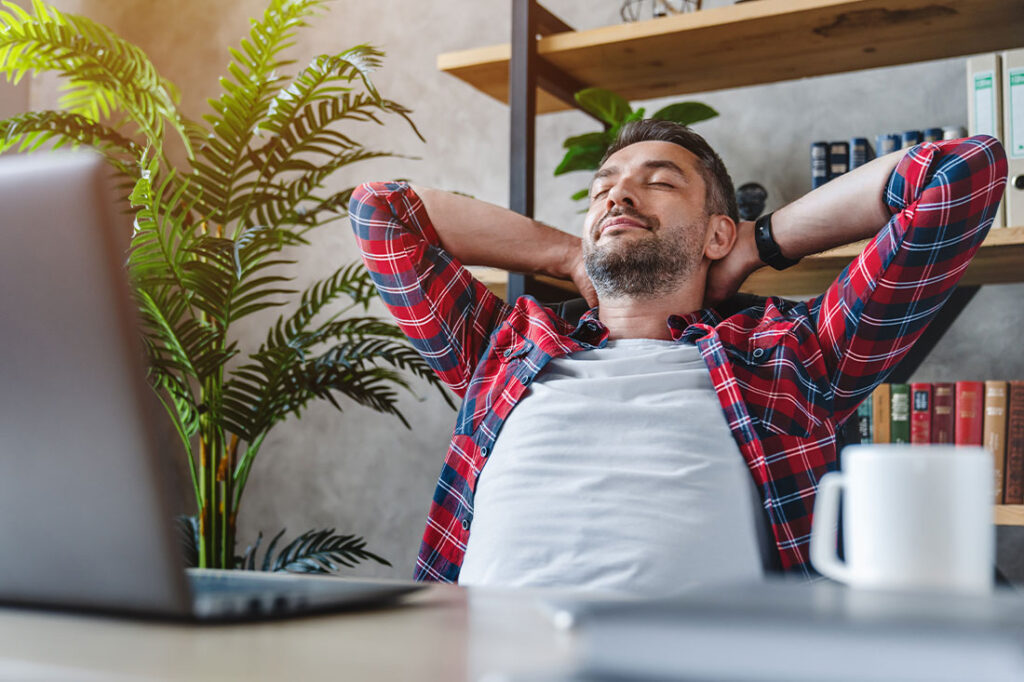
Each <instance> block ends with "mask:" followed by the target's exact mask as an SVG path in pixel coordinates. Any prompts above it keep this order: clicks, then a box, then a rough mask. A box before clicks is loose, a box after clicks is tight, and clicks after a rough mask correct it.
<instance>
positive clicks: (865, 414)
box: [857, 394, 875, 443]
mask: <svg viewBox="0 0 1024 682" xmlns="http://www.w3.org/2000/svg"><path fill="white" fill-rule="evenodd" d="M873 409H874V408H873V406H872V400H871V395H870V394H869V395H868V397H867V398H865V399H864V401H863V402H862V403H861V404H860V405H858V406H857V431H858V433H860V442H861V443H873V442H875V441H874V430H873V429H872V428H871V415H872V411H873Z"/></svg>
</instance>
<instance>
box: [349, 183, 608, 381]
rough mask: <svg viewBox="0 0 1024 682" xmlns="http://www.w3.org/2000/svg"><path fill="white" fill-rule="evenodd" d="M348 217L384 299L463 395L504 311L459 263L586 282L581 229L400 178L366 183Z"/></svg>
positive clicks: (445, 378) (355, 195) (412, 339)
mask: <svg viewBox="0 0 1024 682" xmlns="http://www.w3.org/2000/svg"><path fill="white" fill-rule="evenodd" d="M349 218H350V220H351V223H352V230H353V232H354V233H355V236H356V242H357V243H358V245H359V249H360V252H361V254H362V257H363V261H364V262H365V263H366V268H367V270H368V271H369V273H370V276H371V277H372V278H373V281H374V284H375V285H376V286H377V290H378V292H379V293H380V298H381V300H382V301H383V302H384V305H386V306H387V308H388V310H389V312H390V313H391V315H392V317H394V319H395V322H396V323H397V324H398V326H399V327H400V328H401V329H402V331H403V332H404V333H405V335H406V336H407V337H408V338H409V340H410V342H411V343H412V344H413V347H415V348H416V350H417V351H418V352H419V353H420V355H422V356H423V358H424V360H426V361H427V363H428V364H429V365H430V366H431V367H432V368H433V369H434V371H435V372H437V374H438V376H439V377H440V378H441V380H442V381H444V382H445V383H446V384H447V385H448V386H449V387H450V388H451V389H452V390H453V391H455V393H456V394H458V395H460V396H461V395H463V394H464V393H465V391H466V388H467V387H468V385H469V381H470V378H471V377H472V375H473V372H474V370H475V369H476V365H477V363H478V361H479V359H480V356H481V355H482V353H483V351H484V349H485V348H486V347H487V344H488V342H489V340H490V335H491V333H492V332H493V331H494V330H495V329H496V328H497V326H498V325H499V324H501V322H502V320H504V319H505V318H506V317H507V316H508V314H509V312H510V308H509V306H508V305H506V304H505V303H504V302H503V301H502V300H501V299H499V298H498V297H497V296H495V295H494V294H492V293H491V292H490V291H488V290H487V288H486V287H485V286H484V285H483V284H482V283H480V282H479V281H477V280H475V279H473V277H472V276H471V275H470V274H469V272H468V271H467V270H466V268H465V267H463V266H464V265H465V264H470V265H488V266H492V267H500V268H506V269H509V270H518V271H521V272H531V273H545V274H549V275H552V276H555V277H564V278H568V277H570V276H572V277H573V278H574V279H575V280H576V281H577V286H580V283H582V282H585V283H586V286H589V279H587V277H586V273H585V272H584V270H583V266H582V258H581V256H580V254H579V238H578V237H574V236H572V235H569V234H566V233H564V232H560V231H558V230H555V229H554V228H551V227H547V226H545V225H542V224H540V223H538V222H537V221H534V220H530V219H528V218H525V217H523V216H521V215H519V214H517V213H514V212H512V211H509V210H506V209H503V208H500V207H498V206H494V205H492V204H487V203H485V202H482V201H477V200H476V199H470V198H468V197H463V196H459V195H456V194H450V193H448V192H441V191H438V190H431V189H427V188H413V187H411V186H410V185H408V184H406V183H400V182H389V183H386V182H374V183H365V184H363V185H360V186H359V187H357V188H356V189H355V191H354V192H353V194H352V200H351V202H350V204H349ZM573 273H575V275H574V274H573ZM591 295H593V292H592V289H591Z"/></svg>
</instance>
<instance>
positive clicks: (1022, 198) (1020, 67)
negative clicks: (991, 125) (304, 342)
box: [1002, 49, 1024, 227]
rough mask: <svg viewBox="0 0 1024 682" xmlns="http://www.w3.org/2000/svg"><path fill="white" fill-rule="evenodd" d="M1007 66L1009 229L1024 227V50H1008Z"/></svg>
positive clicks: (1005, 197)
mask: <svg viewBox="0 0 1024 682" xmlns="http://www.w3.org/2000/svg"><path fill="white" fill-rule="evenodd" d="M1002 62H1003V84H1002V99H1003V137H1002V142H1003V147H1005V148H1006V162H1007V164H1008V165H1009V177H1010V182H1008V183H1007V184H1006V194H1004V195H1003V206H1004V207H1005V212H1004V214H1003V218H1004V220H1005V223H1004V224H1006V225H1009V226H1010V227H1018V226H1020V225H1024V181H1021V180H1020V178H1021V177H1022V176H1024V50H1020V49H1018V50H1007V51H1006V52H1003V54H1002Z"/></svg>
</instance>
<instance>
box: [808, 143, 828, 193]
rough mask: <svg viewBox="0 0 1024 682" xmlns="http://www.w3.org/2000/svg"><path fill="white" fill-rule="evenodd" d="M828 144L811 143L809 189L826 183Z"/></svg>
mask: <svg viewBox="0 0 1024 682" xmlns="http://www.w3.org/2000/svg"><path fill="white" fill-rule="evenodd" d="M828 165H829V160H828V142H812V143H811V188H812V189H813V188H815V187H821V186H822V185H824V184H825V183H826V182H828Z"/></svg>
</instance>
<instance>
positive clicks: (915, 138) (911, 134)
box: [900, 130, 924, 149]
mask: <svg viewBox="0 0 1024 682" xmlns="http://www.w3.org/2000/svg"><path fill="white" fill-rule="evenodd" d="M923 141H924V135H922V134H921V131H920V130H904V131H903V135H902V136H900V147H901V148H902V149H909V148H910V147H913V146H914V145H916V144H921V142H923Z"/></svg>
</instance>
